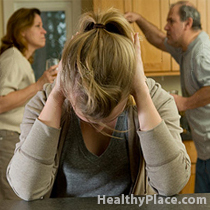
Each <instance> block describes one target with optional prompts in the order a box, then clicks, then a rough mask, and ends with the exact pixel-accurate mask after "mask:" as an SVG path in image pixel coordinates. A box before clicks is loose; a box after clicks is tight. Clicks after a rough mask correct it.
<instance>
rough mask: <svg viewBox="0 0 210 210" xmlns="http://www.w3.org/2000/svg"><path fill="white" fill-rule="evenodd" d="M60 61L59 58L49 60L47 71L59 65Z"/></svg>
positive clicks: (47, 61)
mask: <svg viewBox="0 0 210 210" xmlns="http://www.w3.org/2000/svg"><path fill="white" fill-rule="evenodd" d="M58 63H59V59H57V58H49V59H47V60H46V70H47V69H49V68H50V67H51V66H54V65H58Z"/></svg>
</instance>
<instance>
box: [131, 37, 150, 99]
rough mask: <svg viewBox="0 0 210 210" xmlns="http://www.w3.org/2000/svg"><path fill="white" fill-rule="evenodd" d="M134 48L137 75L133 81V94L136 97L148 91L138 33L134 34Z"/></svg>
mask: <svg viewBox="0 0 210 210" xmlns="http://www.w3.org/2000/svg"><path fill="white" fill-rule="evenodd" d="M134 47H135V52H136V73H135V76H134V81H133V87H132V94H133V95H134V96H135V95H136V94H138V95H139V94H141V92H144V91H145V90H146V91H148V87H147V85H146V82H145V81H146V77H145V74H144V67H143V62H142V58H141V47H140V41H139V35H138V33H135V34H134Z"/></svg>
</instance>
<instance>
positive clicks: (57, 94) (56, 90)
mask: <svg viewBox="0 0 210 210" xmlns="http://www.w3.org/2000/svg"><path fill="white" fill-rule="evenodd" d="M61 71H62V61H60V62H59V64H58V69H57V77H56V79H55V85H54V87H53V90H52V94H53V97H54V98H55V99H56V100H59V101H62V102H63V101H64V100H65V96H64V94H63V91H62V89H61V84H60V82H61V81H60V76H61Z"/></svg>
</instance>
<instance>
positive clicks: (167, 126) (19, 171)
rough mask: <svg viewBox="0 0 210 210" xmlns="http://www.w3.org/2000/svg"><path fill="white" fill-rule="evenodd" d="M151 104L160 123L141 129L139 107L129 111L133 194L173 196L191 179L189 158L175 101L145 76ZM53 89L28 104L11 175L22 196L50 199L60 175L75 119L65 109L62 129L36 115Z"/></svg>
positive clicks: (49, 87)
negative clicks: (52, 126) (68, 130)
mask: <svg viewBox="0 0 210 210" xmlns="http://www.w3.org/2000/svg"><path fill="white" fill-rule="evenodd" d="M147 84H148V87H149V89H150V94H151V97H152V100H153V103H154V105H155V107H156V109H157V110H158V112H159V114H160V116H161V118H162V119H163V120H162V122H161V123H160V124H159V125H158V126H156V127H155V128H153V129H152V130H149V131H145V132H144V131H139V123H138V116H137V110H136V107H135V106H131V107H129V109H128V129H129V132H128V149H129V161H130V170H131V179H132V187H131V193H133V194H135V195H143V194H154V193H158V194H161V195H173V194H177V193H179V192H180V191H181V189H182V188H183V187H184V186H185V184H186V183H187V181H188V179H189V177H190V166H191V164H190V159H189V156H188V155H187V152H186V149H185V146H184V144H183V143H182V141H181V137H180V132H181V131H182V129H181V128H180V125H179V118H180V117H179V115H178V111H177V108H176V104H175V102H174V100H173V97H171V96H170V95H169V94H168V93H167V92H166V91H164V90H163V89H162V88H161V87H160V85H159V84H157V83H155V81H154V80H151V79H148V80H147ZM51 89H52V86H51V85H46V86H45V89H44V90H43V91H41V92H39V93H38V94H37V95H36V96H35V97H34V98H33V99H32V100H31V101H30V102H29V103H28V104H27V106H26V109H25V114H24V118H23V122H22V124H21V131H22V132H21V136H20V142H19V143H18V144H17V146H16V150H15V154H14V156H13V158H12V160H11V162H10V164H9V166H8V170H7V178H8V181H9V183H10V185H11V186H12V188H13V189H14V191H15V192H16V193H17V195H18V196H19V197H21V198H22V199H24V200H34V199H40V198H42V197H49V196H50V193H51V190H52V187H53V185H54V181H55V178H56V174H57V170H58V166H59V160H60V155H61V152H62V147H63V142H64V139H65V136H66V132H67V128H68V125H69V123H71V119H70V118H69V115H68V114H67V112H66V110H65V107H64V110H63V116H62V119H61V122H62V123H61V129H55V128H51V127H48V126H47V125H45V124H44V123H42V122H41V121H39V120H38V119H37V118H38V116H39V114H40V112H41V110H42V108H43V106H44V104H45V102H46V100H47V97H48V95H49V94H50V91H51Z"/></svg>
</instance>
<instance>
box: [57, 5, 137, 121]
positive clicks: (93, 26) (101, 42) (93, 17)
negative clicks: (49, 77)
mask: <svg viewBox="0 0 210 210" xmlns="http://www.w3.org/2000/svg"><path fill="white" fill-rule="evenodd" d="M132 32H133V30H132V28H131V26H130V24H129V23H128V22H127V20H126V19H125V18H124V16H123V15H122V14H121V13H119V12H118V11H116V10H114V9H110V10H108V11H106V12H104V13H100V14H94V13H92V12H89V13H85V14H84V15H83V16H82V17H81V19H80V29H79V33H78V34H77V35H75V36H74V37H73V38H72V39H71V40H70V41H69V42H68V43H67V44H66V46H65V48H64V51H63V56H62V67H63V68H62V71H61V77H60V78H61V81H60V83H61V88H62V90H63V92H64V94H65V96H66V97H67V98H68V99H69V101H70V102H72V100H71V96H73V98H74V104H72V105H73V106H75V107H76V109H79V110H80V112H81V113H82V114H83V115H84V116H85V117H86V118H87V119H91V120H100V119H102V118H106V117H108V116H109V115H110V113H111V112H112V110H113V109H114V108H115V107H116V106H117V105H118V103H119V102H120V101H121V100H122V99H125V98H126V97H128V98H129V95H130V92H131V84H132V80H133V77H134V73H135V67H136V64H135V50H134V45H133V42H132Z"/></svg>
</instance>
